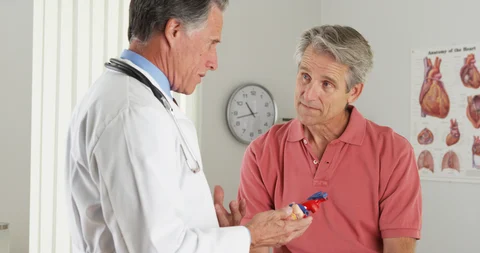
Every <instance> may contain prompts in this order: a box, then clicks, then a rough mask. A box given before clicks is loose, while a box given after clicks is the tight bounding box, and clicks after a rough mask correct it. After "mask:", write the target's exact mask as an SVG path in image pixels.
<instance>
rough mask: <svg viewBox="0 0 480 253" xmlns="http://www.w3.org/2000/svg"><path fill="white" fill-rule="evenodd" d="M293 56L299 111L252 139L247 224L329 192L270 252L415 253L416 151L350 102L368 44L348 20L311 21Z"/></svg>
mask: <svg viewBox="0 0 480 253" xmlns="http://www.w3.org/2000/svg"><path fill="white" fill-rule="evenodd" d="M296 56H297V58H296V60H297V64H298V73H297V79H296V88H295V109H296V111H297V117H296V118H295V119H293V120H291V121H290V122H288V123H285V124H281V125H275V126H274V127H272V128H271V129H270V131H268V132H267V133H265V134H264V135H262V136H260V137H258V138H257V139H256V140H255V141H253V142H252V143H251V144H250V145H249V146H248V148H247V150H246V153H245V156H244V159H243V163H242V168H241V182H240V188H239V192H238V197H239V198H240V199H242V198H245V199H246V200H247V210H246V215H245V217H244V219H243V220H242V223H243V224H245V223H247V222H248V221H249V220H250V219H251V218H252V217H253V216H254V215H255V214H256V213H259V212H262V211H266V210H272V209H276V208H280V207H283V206H285V205H288V204H290V203H292V202H295V203H301V202H302V201H304V200H305V198H306V197H308V196H310V195H311V194H313V193H315V192H318V191H323V192H327V193H328V201H326V202H324V203H322V204H321V205H320V208H319V210H318V211H317V212H316V213H315V214H312V215H313V216H314V217H315V219H314V220H313V223H312V225H311V226H310V228H309V229H308V230H307V231H306V232H305V233H304V235H303V236H302V237H299V238H297V239H295V240H293V241H291V242H290V243H289V244H287V245H286V246H283V247H282V248H277V249H274V252H304V253H317V252H335V253H340V252H356V253H363V252H365V253H367V252H368V253H371V252H396V253H403V252H414V249H415V245H416V240H418V239H420V230H421V224H422V219H421V217H422V199H421V189H420V180H419V175H418V171H417V165H416V159H415V154H414V151H413V148H412V146H411V145H410V143H409V142H408V141H407V140H406V139H405V138H404V137H402V136H400V135H399V134H397V133H396V132H394V131H393V130H392V129H391V128H389V127H385V126H380V125H377V124H376V123H374V122H372V121H370V120H368V119H366V118H364V117H363V116H362V114H361V113H360V112H359V111H358V109H357V108H356V107H355V106H353V105H351V104H352V103H353V102H355V101H356V100H357V99H358V98H359V96H360V95H361V93H362V90H363V87H364V83H365V79H366V75H367V73H368V72H369V71H370V70H371V68H372V65H373V64H372V61H373V60H372V58H373V57H372V52H371V49H370V46H369V44H368V42H367V41H366V40H365V39H364V38H363V36H362V35H361V34H359V33H358V32H357V31H356V30H354V29H353V28H351V27H346V26H321V27H314V28H312V29H310V30H308V31H306V32H305V33H304V34H303V35H302V36H301V40H300V42H299V45H298V47H297V52H296ZM385 85H388V84H385ZM255 252H268V249H267V248H263V249H260V250H258V251H255Z"/></svg>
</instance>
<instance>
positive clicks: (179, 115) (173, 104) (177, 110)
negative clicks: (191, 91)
mask: <svg viewBox="0 0 480 253" xmlns="http://www.w3.org/2000/svg"><path fill="white" fill-rule="evenodd" d="M120 60H121V61H123V62H125V63H127V64H128V65H130V66H132V67H134V68H135V69H136V70H138V71H140V72H141V73H142V74H143V75H145V77H147V78H148V80H150V82H152V84H153V85H154V86H155V88H157V89H158V87H159V85H158V83H157V81H155V79H154V78H153V77H152V76H151V75H150V74H149V73H148V72H147V71H145V70H143V69H142V68H140V67H139V66H137V65H136V64H135V63H133V62H132V61H130V60H128V59H123V58H121V59H120ZM142 85H143V84H142ZM144 86H145V85H144ZM145 88H146V89H149V88H148V87H147V86H145ZM149 90H150V89H149ZM158 90H159V91H160V92H161V93H162V94H163V95H164V96H165V97H166V98H167V101H168V103H170V106H171V107H172V108H173V111H174V113H175V116H176V117H177V119H180V118H182V119H188V117H187V115H185V113H184V112H183V111H182V110H181V109H180V107H179V106H178V105H177V103H176V102H175V101H174V100H173V97H171V96H168V95H167V94H165V91H164V90H163V89H158ZM152 96H153V95H152Z"/></svg>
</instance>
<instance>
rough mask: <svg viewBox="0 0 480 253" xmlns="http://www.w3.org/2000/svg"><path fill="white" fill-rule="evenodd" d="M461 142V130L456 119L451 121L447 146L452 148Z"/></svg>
mask: <svg viewBox="0 0 480 253" xmlns="http://www.w3.org/2000/svg"><path fill="white" fill-rule="evenodd" d="M458 140H460V130H459V129H458V122H457V120H455V119H451V120H450V133H449V134H448V135H447V138H446V141H445V142H446V143H447V146H452V145H454V144H456V143H457V142H458Z"/></svg>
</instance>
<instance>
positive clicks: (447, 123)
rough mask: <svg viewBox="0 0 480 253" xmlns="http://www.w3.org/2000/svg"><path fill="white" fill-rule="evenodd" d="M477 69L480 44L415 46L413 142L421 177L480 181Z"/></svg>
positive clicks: (413, 64)
mask: <svg viewBox="0 0 480 253" xmlns="http://www.w3.org/2000/svg"><path fill="white" fill-rule="evenodd" d="M477 60H478V61H477ZM479 69H480V43H478V44H466V45H453V46H445V47H443V48H431V49H421V50H413V51H412V55H411V116H410V117H411V137H410V141H411V143H412V145H413V147H414V149H415V155H416V160H417V165H418V169H419V173H420V176H421V177H422V178H423V179H437V180H438V179H440V180H443V179H445V180H459V181H462V180H468V181H474V182H478V183H480V72H479Z"/></svg>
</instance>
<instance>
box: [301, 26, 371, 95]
mask: <svg viewBox="0 0 480 253" xmlns="http://www.w3.org/2000/svg"><path fill="white" fill-rule="evenodd" d="M309 45H312V47H313V50H314V51H315V52H316V53H318V54H323V53H326V54H330V55H331V56H333V57H334V58H335V60H336V61H337V62H338V63H341V64H344V65H346V66H348V69H349V70H348V72H347V76H346V81H347V92H348V91H350V90H351V89H352V88H353V86H355V84H358V83H364V82H365V80H366V76H367V74H368V73H369V72H370V71H371V69H372V67H373V53H372V50H371V48H370V45H369V44H368V42H367V40H365V38H364V37H363V36H362V35H361V34H360V33H359V32H358V31H357V30H355V29H353V28H352V27H349V26H340V25H324V26H316V27H313V28H311V29H309V30H307V31H305V32H304V33H303V34H302V36H301V37H300V42H299V43H298V45H297V48H296V51H295V60H296V64H297V66H300V63H301V61H302V57H303V54H304V53H305V50H306V49H307V47H308V46H309Z"/></svg>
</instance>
